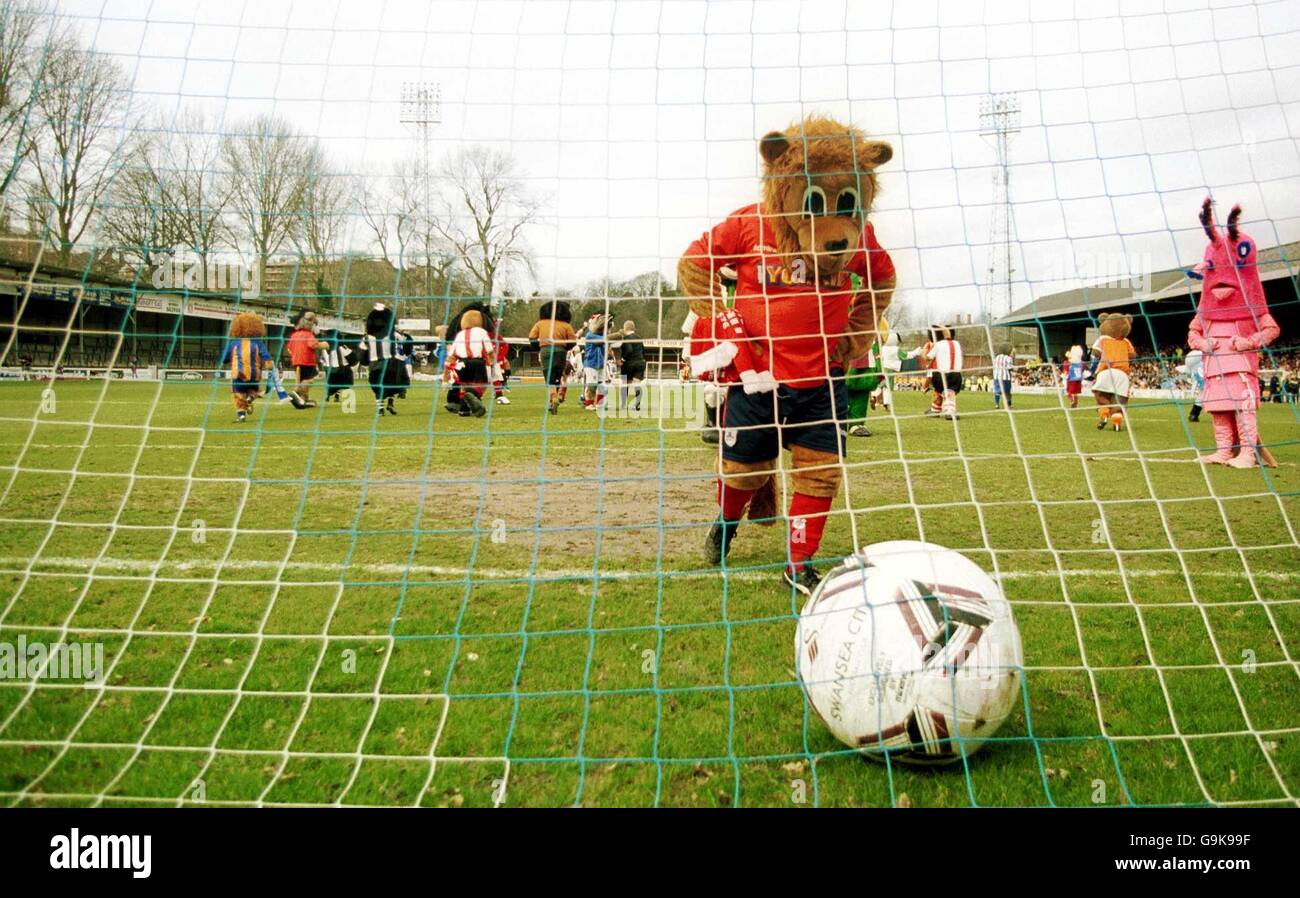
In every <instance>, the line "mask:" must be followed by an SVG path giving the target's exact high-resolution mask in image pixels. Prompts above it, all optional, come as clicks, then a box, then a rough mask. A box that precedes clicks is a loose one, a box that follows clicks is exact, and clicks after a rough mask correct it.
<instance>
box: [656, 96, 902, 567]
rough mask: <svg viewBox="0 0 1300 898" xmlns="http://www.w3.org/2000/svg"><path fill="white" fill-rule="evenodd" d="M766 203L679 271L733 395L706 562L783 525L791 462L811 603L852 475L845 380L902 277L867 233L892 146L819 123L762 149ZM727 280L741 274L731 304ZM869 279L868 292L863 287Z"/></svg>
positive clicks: (708, 368)
mask: <svg viewBox="0 0 1300 898" xmlns="http://www.w3.org/2000/svg"><path fill="white" fill-rule="evenodd" d="M758 151H759V155H760V157H761V158H762V164H763V186H762V199H761V201H760V202H758V203H755V204H753V205H750V206H746V207H744V208H742V209H737V210H736V211H735V212H733V213H731V214H730V215H729V216H727V218H726V220H725V221H723V222H721V223H720V224H718V225H716V226H714V227H713V228H712V229H710V230H709V231H707V232H705V233H704V234H703V235H701V236H700V237H699V238H698V239H697V240H695V241H694V242H693V243H692V244H691V245H690V246H689V247H687V249H686V252H685V253H684V254H683V255H682V257H681V259H680V261H679V262H678V265H677V278H678V286H679V288H680V289H681V291H682V293H683V295H685V296H686V297H688V298H689V300H690V309H691V313H692V316H693V318H694V321H693V326H692V328H691V339H690V357H691V358H690V361H691V369H692V372H693V373H694V374H695V375H696V376H697V377H702V376H703V375H704V374H705V373H708V374H709V375H710V376H711V379H712V381H713V382H714V383H715V384H719V385H725V387H726V389H725V393H724V398H723V399H722V402H721V408H720V411H719V412H718V420H719V427H720V429H721V432H722V438H721V440H720V442H719V448H718V450H717V451H718V504H719V515H718V520H717V522H716V523H715V524H714V525H713V527H712V528H711V529H710V532H709V536H708V540H707V544H706V557H707V558H708V559H709V561H710V562H711V563H714V564H718V563H722V562H723V561H724V559H725V558H726V556H727V552H728V550H729V547H730V545H731V542H732V538H733V537H734V535H735V533H736V531H737V528H738V526H739V524H740V521H741V519H742V518H743V517H745V516H746V514H748V517H749V518H750V519H751V520H762V519H768V520H769V521H770V519H772V518H773V517H774V516H775V513H776V493H775V482H774V476H775V474H776V473H777V472H778V470H780V469H781V467H782V466H781V456H782V452H783V450H787V449H788V450H789V452H790V456H789V463H788V468H787V469H786V471H787V473H788V475H789V481H790V486H791V496H790V502H789V506H788V511H787V516H786V517H787V536H788V559H787V561H788V563H787V564H786V566H785V568H784V571H783V577H784V580H785V582H786V583H787V584H788V585H789V586H790V587H791V588H793V589H794V590H796V591H798V592H802V593H808V592H811V590H812V588H813V587H814V586H815V585H816V583H817V581H818V579H819V578H818V575H817V573H816V572H815V570H814V569H813V566H812V564H811V560H812V558H813V556H814V555H815V554H816V552H817V548H818V546H819V544H820V542H821V537H822V532H823V530H824V528H825V525H826V519H827V516H828V515H829V512H830V508H831V503H832V501H833V500H834V497H835V495H836V493H837V492H838V490H839V483H840V477H841V473H842V471H843V458H844V440H843V438H842V432H841V429H840V426H839V425H840V423H841V422H843V421H844V420H845V419H846V417H847V414H848V408H847V406H848V400H847V397H846V394H845V387H844V376H845V370H846V369H847V367H848V365H849V363H850V362H851V361H853V360H856V359H860V358H862V357H863V356H865V355H866V354H867V352H868V350H869V349H870V348H871V345H872V343H873V342H874V341H875V340H876V339H877V322H878V321H879V318H880V315H881V314H882V313H883V312H884V311H885V309H886V308H887V307H888V305H889V302H890V299H891V297H892V294H893V290H894V284H895V274H894V265H893V262H892V261H891V260H890V258H889V255H888V254H887V253H886V252H885V250H884V249H882V248H881V246H880V244H879V243H877V241H876V236H875V231H874V229H873V227H872V225H871V223H870V222H869V221H868V220H867V215H868V213H869V211H870V210H871V205H872V202H873V201H874V200H875V198H876V194H877V193H878V192H879V185H878V183H877V180H876V169H877V168H878V167H879V166H881V165H884V164H885V163H887V162H888V161H889V160H890V158H891V157H892V155H893V149H892V148H891V147H890V145H889V144H888V143H885V142H883V141H879V140H872V139H870V138H868V137H867V136H866V135H865V134H864V133H863V132H862V131H861V130H859V129H858V128H856V127H853V126H852V125H846V124H843V123H841V122H838V121H836V120H834V119H832V118H828V117H825V116H817V115H814V116H810V117H808V118H805V119H803V120H802V121H799V122H795V123H794V124H792V125H791V126H790V127H788V128H786V129H785V130H784V131H772V132H770V133H768V134H766V135H765V136H764V137H763V138H762V139H761V140H760V141H759V145H758ZM723 269H727V270H728V274H730V273H731V272H734V273H735V287H734V301H733V302H732V303H731V304H730V305H729V304H728V303H727V290H726V289H725V288H724V285H723V283H722V277H723V275H722V272H723ZM855 275H856V282H855V279H854V276H855Z"/></svg>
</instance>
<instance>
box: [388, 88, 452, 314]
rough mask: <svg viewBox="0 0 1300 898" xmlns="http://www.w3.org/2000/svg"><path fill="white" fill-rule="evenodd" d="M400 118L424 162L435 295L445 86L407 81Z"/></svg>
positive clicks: (427, 249) (427, 262) (428, 265)
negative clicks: (434, 229) (434, 159)
mask: <svg viewBox="0 0 1300 898" xmlns="http://www.w3.org/2000/svg"><path fill="white" fill-rule="evenodd" d="M397 120H398V121H399V122H401V123H402V124H403V125H405V126H406V127H407V128H409V129H410V130H411V131H412V133H413V134H414V136H415V140H416V144H417V151H416V159H417V160H419V165H420V180H421V182H422V184H423V192H424V215H425V218H426V222H425V224H424V225H423V226H422V227H421V230H422V231H423V232H424V233H423V234H422V238H423V240H424V295H425V296H426V297H429V296H432V294H433V237H432V235H431V234H430V233H429V230H428V223H427V222H428V220H429V219H430V218H431V217H432V214H433V210H432V209H431V208H430V207H431V204H432V201H433V171H432V168H431V162H430V153H431V152H432V144H433V141H432V134H433V129H434V126H435V125H439V124H441V123H442V87H441V85H439V84H438V83H437V82H435V81H403V82H402V93H401V100H400V102H399V104H398V109H397Z"/></svg>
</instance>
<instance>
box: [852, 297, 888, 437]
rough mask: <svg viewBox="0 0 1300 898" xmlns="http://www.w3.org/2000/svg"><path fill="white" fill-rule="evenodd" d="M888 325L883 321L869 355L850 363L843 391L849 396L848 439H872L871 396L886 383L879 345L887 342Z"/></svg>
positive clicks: (881, 320) (868, 351)
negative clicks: (869, 416) (870, 437)
mask: <svg viewBox="0 0 1300 898" xmlns="http://www.w3.org/2000/svg"><path fill="white" fill-rule="evenodd" d="M888 336H889V322H888V321H886V320H885V319H884V318H883V317H882V318H881V319H880V333H879V335H878V336H877V338H876V342H874V343H872V344H871V349H869V350H867V354H866V355H865V356H863V357H862V358H859V359H854V360H853V361H852V362H850V363H849V372H848V374H847V375H846V376H845V378H844V388H845V391H846V392H847V393H848V395H849V416H848V420H847V421H845V424H846V425H847V426H848V429H849V436H853V437H869V436H871V431H870V430H867V414H868V413H869V412H870V410H871V394H872V393H874V392H876V390H877V389H878V388H879V387H880V385H881V384H882V383H883V382H884V369H883V367H882V365H881V357H880V346H881V343H882V341H884V340H886V339H888Z"/></svg>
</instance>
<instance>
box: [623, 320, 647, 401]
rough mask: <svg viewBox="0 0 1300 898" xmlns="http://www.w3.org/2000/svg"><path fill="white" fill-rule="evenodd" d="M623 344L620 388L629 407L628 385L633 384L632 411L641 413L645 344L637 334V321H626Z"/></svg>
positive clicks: (624, 323)
mask: <svg viewBox="0 0 1300 898" xmlns="http://www.w3.org/2000/svg"><path fill="white" fill-rule="evenodd" d="M622 340H623V343H622V345H621V346H620V347H619V350H618V357H619V361H620V362H622V366H623V367H622V371H621V372H620V373H621V374H622V376H623V385H622V387H620V388H619V392H620V393H621V395H620V397H619V398H620V399H622V400H623V407H624V408H626V407H627V398H628V385H629V384H631V389H632V396H633V398H634V401H633V405H632V410H633V411H638V412H639V411H641V382H642V381H644V380H645V343H644V342H642V340H641V337H640V335H638V334H637V332H636V322H635V321H624V322H623V331H622Z"/></svg>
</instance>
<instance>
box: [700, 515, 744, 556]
mask: <svg viewBox="0 0 1300 898" xmlns="http://www.w3.org/2000/svg"><path fill="white" fill-rule="evenodd" d="M739 526H740V522H739V521H715V522H714V524H713V526H712V527H710V528H709V535H708V537H706V538H705V540H704V560H705V561H707V562H708V563H709V564H722V559H724V558H726V557H727V552H729V551H730V550H731V541H732V539H734V538H735V536H736V528H737V527H739Z"/></svg>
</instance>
